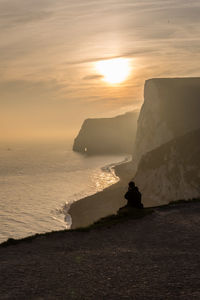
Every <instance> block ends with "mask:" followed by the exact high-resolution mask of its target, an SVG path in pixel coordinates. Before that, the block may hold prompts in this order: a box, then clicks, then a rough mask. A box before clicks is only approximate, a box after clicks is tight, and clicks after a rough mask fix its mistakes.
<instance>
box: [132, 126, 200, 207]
mask: <svg viewBox="0 0 200 300" xmlns="http://www.w3.org/2000/svg"><path fill="white" fill-rule="evenodd" d="M199 158H200V129H198V130H195V131H192V132H189V133H187V134H186V135H183V136H181V137H178V138H176V139H173V140H172V141H170V142H168V143H166V144H164V145H162V146H160V147H158V148H156V149H154V150H152V151H150V152H148V153H147V154H146V155H144V156H143V158H142V159H141V161H140V163H139V165H138V170H137V172H136V175H135V178H134V180H135V182H136V184H137V185H138V186H139V188H140V190H141V192H142V195H143V196H142V197H143V202H144V204H145V205H147V206H151V205H157V204H160V203H161V202H163V203H167V202H169V201H175V200H180V199H186V200H188V199H192V198H199V197H200V159H199Z"/></svg>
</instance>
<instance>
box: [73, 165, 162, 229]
mask: <svg viewBox="0 0 200 300" xmlns="http://www.w3.org/2000/svg"><path fill="white" fill-rule="evenodd" d="M133 170H134V165H133V163H132V161H130V160H128V161H125V162H121V163H117V164H115V165H113V171H114V172H115V174H116V176H118V177H119V181H118V182H117V183H115V184H113V185H111V186H109V187H108V188H106V189H104V190H103V191H100V192H98V193H95V194H94V195H91V196H88V197H85V198H82V199H80V200H78V201H76V202H74V203H72V205H71V206H70V209H69V211H68V213H69V215H70V216H71V219H72V225H71V228H72V229H75V228H79V227H85V226H88V225H91V224H92V223H94V222H95V221H97V220H99V219H101V218H103V217H106V216H109V215H112V214H116V213H117V211H118V210H119V208H120V207H123V206H124V205H126V203H127V200H125V199H124V194H125V193H126V191H127V189H128V183H129V181H131V180H132V179H133V176H134V171H133ZM158 205H159V204H158V202H152V201H151V202H148V203H144V206H145V207H152V206H158Z"/></svg>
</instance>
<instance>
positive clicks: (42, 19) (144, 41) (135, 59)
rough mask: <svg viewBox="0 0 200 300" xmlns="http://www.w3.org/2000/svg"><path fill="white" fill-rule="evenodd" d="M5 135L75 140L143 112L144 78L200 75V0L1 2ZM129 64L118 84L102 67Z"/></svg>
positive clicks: (0, 120)
mask: <svg viewBox="0 0 200 300" xmlns="http://www.w3.org/2000/svg"><path fill="white" fill-rule="evenodd" d="M0 33H1V34H0V36H1V38H0V59H1V64H0V124H1V125H0V134H1V138H2V139H4V138H22V137H25V138H27V137H28V138H30V137H31V138H32V137H45V136H46V137H56V136H57V137H61V136H63V137H65V135H66V136H73V135H74V134H76V133H77V130H78V129H79V128H80V126H81V123H82V121H83V120H84V119H85V118H87V117H104V116H106V117H107V116H113V115H116V114H120V113H122V112H124V111H128V110H131V109H134V108H139V107H140V106H141V104H142V100H143V85H144V81H145V80H146V79H148V78H152V77H182V76H200V72H199V67H200V1H199V0H187V1H186V0H106V1H105V0H101V1H99V0H98V1H97V0H9V1H8V0H0ZM113 58H125V59H128V61H129V66H130V72H129V76H128V77H126V79H125V80H124V81H123V82H121V83H114V84H112V83H109V82H106V81H105V80H103V77H102V74H100V72H99V71H98V68H97V67H96V66H97V62H99V61H102V60H109V59H113Z"/></svg>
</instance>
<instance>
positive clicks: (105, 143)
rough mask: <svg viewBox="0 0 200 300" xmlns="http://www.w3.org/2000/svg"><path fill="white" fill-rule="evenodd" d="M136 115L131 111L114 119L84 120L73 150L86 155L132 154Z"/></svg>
mask: <svg viewBox="0 0 200 300" xmlns="http://www.w3.org/2000/svg"><path fill="white" fill-rule="evenodd" d="M138 115H139V112H138V111H133V112H128V113H126V114H123V115H120V116H117V117H114V118H101V119H87V120H85V121H84V123H83V125H82V127H81V130H80V132H79V134H78V136H77V137H76V138H75V140H74V145H73V150H74V151H77V152H81V153H87V154H110V153H131V154H132V152H133V145H134V142H135V135H136V126H137V119H138Z"/></svg>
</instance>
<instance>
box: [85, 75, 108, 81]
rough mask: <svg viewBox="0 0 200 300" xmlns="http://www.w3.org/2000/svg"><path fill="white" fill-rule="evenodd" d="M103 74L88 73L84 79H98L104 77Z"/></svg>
mask: <svg viewBox="0 0 200 300" xmlns="http://www.w3.org/2000/svg"><path fill="white" fill-rule="evenodd" d="M102 78H103V76H102V75H88V76H85V77H83V80H97V79H102Z"/></svg>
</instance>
